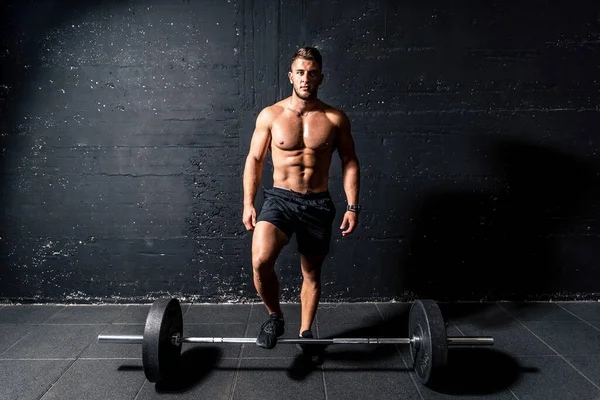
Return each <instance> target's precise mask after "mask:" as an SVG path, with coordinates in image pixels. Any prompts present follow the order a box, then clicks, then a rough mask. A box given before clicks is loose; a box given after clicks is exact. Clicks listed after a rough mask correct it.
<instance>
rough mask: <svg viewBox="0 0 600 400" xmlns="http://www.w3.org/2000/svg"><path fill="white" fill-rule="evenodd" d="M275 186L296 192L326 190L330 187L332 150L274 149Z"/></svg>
mask: <svg viewBox="0 0 600 400" xmlns="http://www.w3.org/2000/svg"><path fill="white" fill-rule="evenodd" d="M272 159H273V166H274V171H273V186H277V187H281V188H286V189H290V190H293V191H295V192H300V193H307V192H309V191H310V192H324V191H326V190H327V189H328V181H329V165H330V162H331V152H330V151H329V152H327V151H321V152H316V151H314V150H312V149H308V148H304V149H302V150H292V151H286V150H282V149H278V148H273V149H272Z"/></svg>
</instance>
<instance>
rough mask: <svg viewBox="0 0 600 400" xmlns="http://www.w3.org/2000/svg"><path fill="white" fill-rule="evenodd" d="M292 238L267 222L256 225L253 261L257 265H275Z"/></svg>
mask: <svg viewBox="0 0 600 400" xmlns="http://www.w3.org/2000/svg"><path fill="white" fill-rule="evenodd" d="M289 240H290V238H289V237H288V236H287V235H286V234H285V232H283V231H282V230H281V229H279V228H278V227H277V226H275V225H274V224H272V223H271V222H267V221H259V222H257V223H256V226H255V228H254V233H253V234H252V260H253V262H254V263H255V264H256V263H258V264H263V263H273V262H274V261H275V259H276V258H277V256H278V255H279V252H280V251H281V249H282V248H283V247H284V246H285V245H286V244H288V242H289Z"/></svg>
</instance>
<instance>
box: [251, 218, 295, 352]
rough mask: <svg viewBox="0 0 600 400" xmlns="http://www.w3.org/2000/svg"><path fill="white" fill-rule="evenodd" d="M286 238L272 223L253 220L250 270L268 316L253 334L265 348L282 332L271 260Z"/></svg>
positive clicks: (273, 263) (275, 277)
mask: <svg viewBox="0 0 600 400" xmlns="http://www.w3.org/2000/svg"><path fill="white" fill-rule="evenodd" d="M288 242H289V238H288V236H287V235H286V234H285V233H283V232H282V231H281V230H280V229H279V228H277V227H276V226H275V225H273V224H271V223H269V222H266V221H259V222H257V224H256V227H255V228H254V234H253V236H252V271H253V275H254V287H255V288H256V291H257V292H258V295H259V296H260V298H261V299H262V301H263V303H264V304H265V307H266V309H267V311H268V312H269V315H270V316H271V317H270V318H269V320H268V321H267V322H265V324H263V326H262V327H261V332H260V334H259V335H258V338H257V344H258V345H259V346H261V347H265V348H273V347H274V346H275V344H276V340H277V336H280V335H282V334H283V329H284V328H283V312H282V311H281V306H280V303H279V280H278V279H277V274H276V273H275V261H276V260H277V256H278V255H279V252H280V251H281V249H282V248H283V246H285V245H286V244H287V243H288Z"/></svg>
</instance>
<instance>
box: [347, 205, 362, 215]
mask: <svg viewBox="0 0 600 400" xmlns="http://www.w3.org/2000/svg"><path fill="white" fill-rule="evenodd" d="M360 210H361V207H360V205H359V204H357V205H352V204H348V206H346V211H352V212H355V213H357V214H358V213H360Z"/></svg>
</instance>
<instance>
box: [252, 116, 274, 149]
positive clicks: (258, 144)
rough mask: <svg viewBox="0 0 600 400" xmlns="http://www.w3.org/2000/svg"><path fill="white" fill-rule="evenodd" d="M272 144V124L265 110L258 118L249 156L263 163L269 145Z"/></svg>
mask: <svg viewBox="0 0 600 400" xmlns="http://www.w3.org/2000/svg"><path fill="white" fill-rule="evenodd" d="M270 143H271V123H270V118H269V116H268V114H267V112H266V111H265V110H263V111H261V113H260V114H259V115H258V117H257V118H256V125H255V128H254V133H253V134H252V140H251V141H250V152H249V155H250V156H251V157H253V158H255V159H256V160H257V161H262V160H263V159H264V158H265V156H266V155H267V150H268V148H269V144H270Z"/></svg>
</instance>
